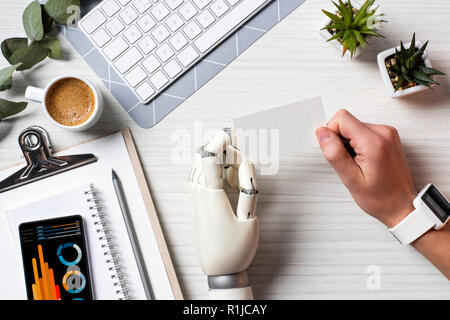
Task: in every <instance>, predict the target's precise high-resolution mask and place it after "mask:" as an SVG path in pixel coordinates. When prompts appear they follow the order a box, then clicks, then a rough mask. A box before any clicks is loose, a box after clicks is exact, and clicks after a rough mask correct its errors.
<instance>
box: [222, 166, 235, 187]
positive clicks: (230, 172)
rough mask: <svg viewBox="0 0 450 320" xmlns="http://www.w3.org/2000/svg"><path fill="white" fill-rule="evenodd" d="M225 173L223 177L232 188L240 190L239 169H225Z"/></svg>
mask: <svg viewBox="0 0 450 320" xmlns="http://www.w3.org/2000/svg"><path fill="white" fill-rule="evenodd" d="M223 171H224V174H223V177H224V179H225V180H226V181H227V183H228V185H229V186H230V188H232V189H239V181H238V169H236V168H235V167H233V166H228V167H225V168H224V170H223Z"/></svg>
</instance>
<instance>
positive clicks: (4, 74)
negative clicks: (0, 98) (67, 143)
mask: <svg viewBox="0 0 450 320" xmlns="http://www.w3.org/2000/svg"><path fill="white" fill-rule="evenodd" d="M21 65H22V63H18V64H15V65H13V66H10V67H7V68H5V69H2V70H0V91H4V90H7V89H9V88H11V87H12V75H13V73H14V71H16V69H17V68H18V67H20V66H21Z"/></svg>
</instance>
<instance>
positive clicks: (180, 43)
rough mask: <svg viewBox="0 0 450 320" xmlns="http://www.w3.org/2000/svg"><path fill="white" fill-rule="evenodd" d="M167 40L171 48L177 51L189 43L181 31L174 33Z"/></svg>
mask: <svg viewBox="0 0 450 320" xmlns="http://www.w3.org/2000/svg"><path fill="white" fill-rule="evenodd" d="M169 42H170V44H171V45H172V46H173V48H174V49H175V50H177V51H180V50H181V49H183V48H184V47H185V46H186V45H187V44H188V43H189V41H188V40H187V39H186V37H185V36H183V34H182V33H181V32H178V33H177V34H176V35H174V36H173V37H172V38H171V39H170V40H169Z"/></svg>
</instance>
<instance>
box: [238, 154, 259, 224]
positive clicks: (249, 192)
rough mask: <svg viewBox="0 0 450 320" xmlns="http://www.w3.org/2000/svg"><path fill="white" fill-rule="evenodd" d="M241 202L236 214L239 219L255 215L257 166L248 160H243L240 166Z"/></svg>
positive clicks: (246, 218)
mask: <svg viewBox="0 0 450 320" xmlns="http://www.w3.org/2000/svg"><path fill="white" fill-rule="evenodd" d="M239 187H240V190H241V191H240V193H239V202H238V205H237V210H236V216H237V218H238V220H248V219H251V218H253V217H254V216H255V213H256V202H257V200H258V183H257V180H256V174H255V168H254V166H253V164H252V163H250V162H249V161H247V160H244V161H242V163H241V165H240V167H239Z"/></svg>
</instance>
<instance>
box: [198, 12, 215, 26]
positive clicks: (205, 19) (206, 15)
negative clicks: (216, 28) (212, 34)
mask: <svg viewBox="0 0 450 320" xmlns="http://www.w3.org/2000/svg"><path fill="white" fill-rule="evenodd" d="M197 21H198V22H199V23H200V24H201V25H202V27H203V28H205V29H206V28H208V27H209V26H210V25H212V24H213V23H214V21H216V19H215V18H214V16H213V15H212V14H211V12H210V11H209V10H208V9H206V10H205V11H203V12H202V13H200V14H199V15H198V17H197Z"/></svg>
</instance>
